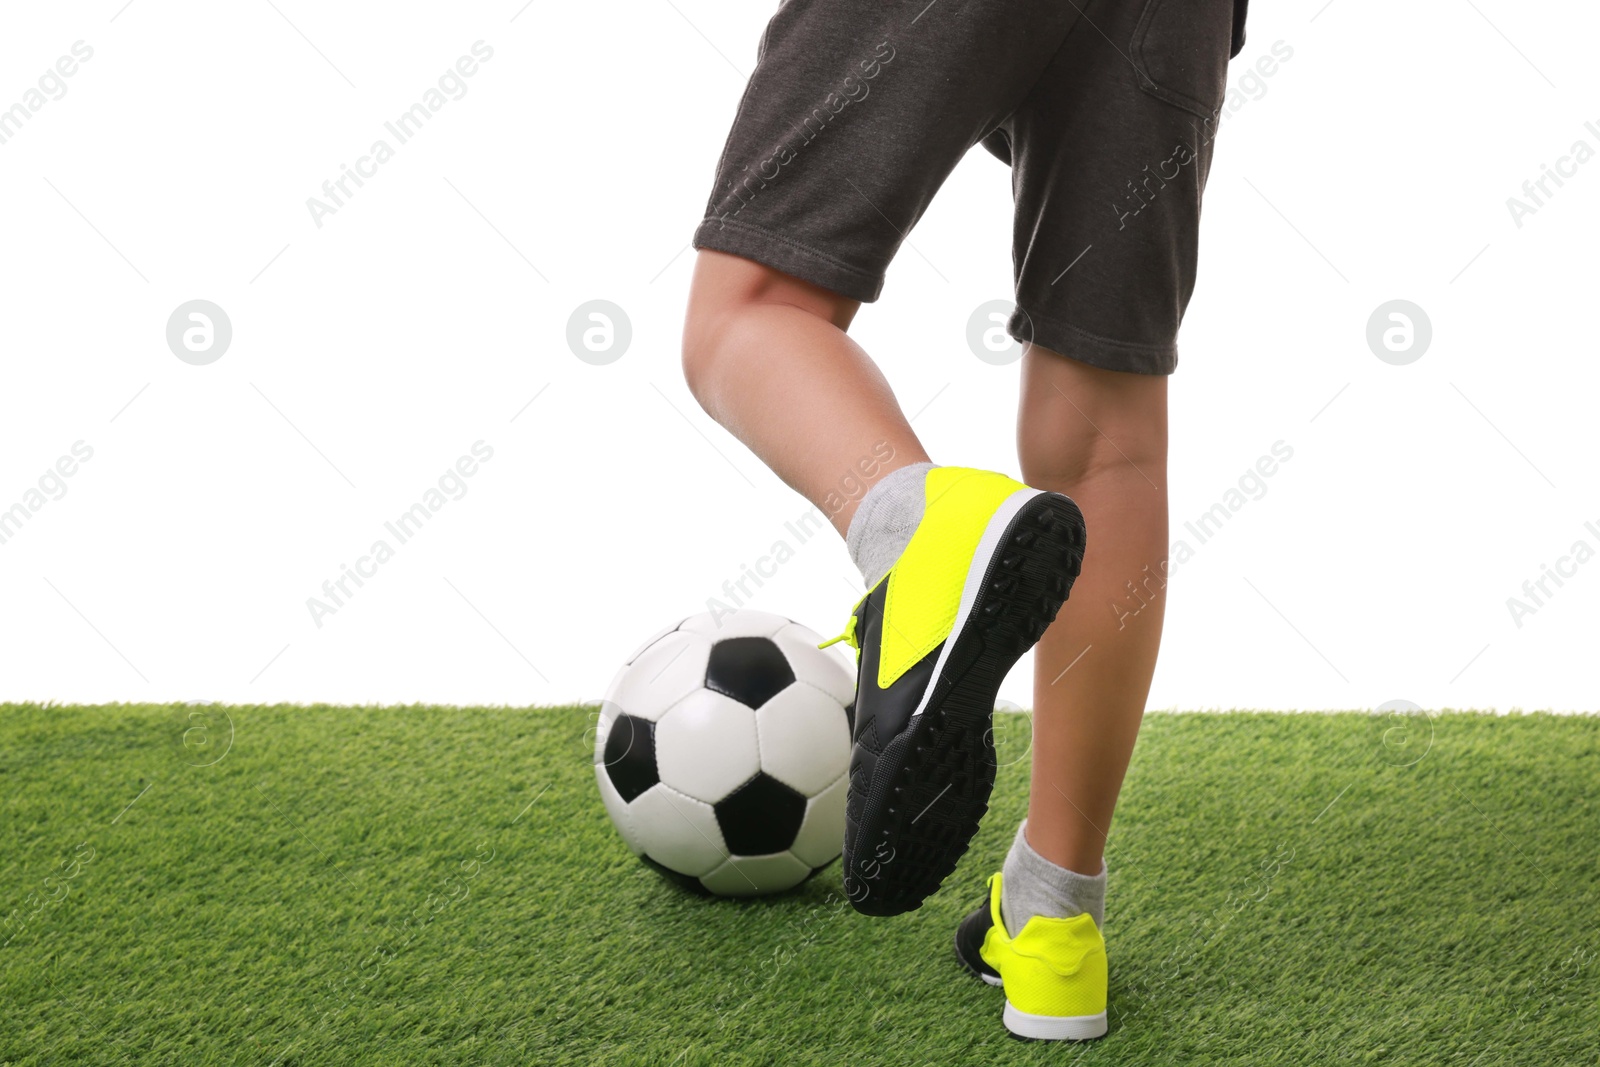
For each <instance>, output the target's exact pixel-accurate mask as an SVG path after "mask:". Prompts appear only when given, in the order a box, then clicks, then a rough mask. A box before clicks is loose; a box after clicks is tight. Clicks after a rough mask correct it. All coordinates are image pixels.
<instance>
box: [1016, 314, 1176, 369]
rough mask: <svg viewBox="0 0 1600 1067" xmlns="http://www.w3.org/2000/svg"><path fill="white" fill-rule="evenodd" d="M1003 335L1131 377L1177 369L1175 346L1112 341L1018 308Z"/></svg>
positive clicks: (1058, 320) (1057, 320)
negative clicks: (1121, 372)
mask: <svg viewBox="0 0 1600 1067" xmlns="http://www.w3.org/2000/svg"><path fill="white" fill-rule="evenodd" d="M1006 332H1007V333H1009V334H1010V335H1011V336H1012V337H1013V338H1015V339H1016V340H1018V341H1020V342H1022V343H1024V344H1034V345H1037V346H1039V347H1040V348H1048V349H1049V350H1050V351H1052V352H1059V353H1060V354H1061V355H1063V356H1066V357H1067V358H1068V359H1075V360H1077V361H1078V362H1080V363H1087V364H1089V366H1091V367H1099V368H1100V369H1102V370H1115V371H1125V372H1127V373H1130V374H1160V375H1166V374H1171V373H1172V372H1173V371H1174V370H1176V369H1177V366H1178V346H1177V344H1175V343H1173V344H1164V345H1141V344H1131V343H1129V342H1127V341H1115V340H1112V339H1111V338H1109V337H1100V336H1098V335H1097V334H1092V333H1090V332H1089V331H1087V330H1082V329H1079V328H1078V327H1076V326H1073V325H1071V324H1070V323H1066V322H1062V321H1061V320H1060V319H1052V318H1047V317H1045V316H1042V315H1036V314H1034V313H1033V312H1031V311H1027V310H1024V309H1023V307H1022V306H1021V305H1020V304H1019V305H1018V306H1017V309H1016V310H1015V311H1014V312H1012V313H1011V319H1010V321H1009V322H1007V323H1006Z"/></svg>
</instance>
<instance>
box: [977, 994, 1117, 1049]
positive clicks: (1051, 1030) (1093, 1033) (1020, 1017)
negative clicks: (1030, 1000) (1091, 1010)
mask: <svg viewBox="0 0 1600 1067" xmlns="http://www.w3.org/2000/svg"><path fill="white" fill-rule="evenodd" d="M1002 1019H1004V1021H1005V1024H1006V1029H1007V1030H1010V1031H1011V1032H1012V1033H1013V1034H1016V1035H1017V1036H1018V1037H1031V1038H1034V1039H1035V1040H1038V1041H1087V1040H1089V1039H1090V1038H1094V1037H1100V1036H1102V1035H1104V1034H1105V1032H1106V1013H1105V1012H1101V1013H1100V1014H1098V1015H1032V1014H1030V1013H1028V1012H1025V1011H1023V1010H1021V1009H1020V1008H1014V1007H1012V1006H1011V1001H1009V1000H1008V1001H1006V1010H1005V1014H1004V1015H1003V1016H1002Z"/></svg>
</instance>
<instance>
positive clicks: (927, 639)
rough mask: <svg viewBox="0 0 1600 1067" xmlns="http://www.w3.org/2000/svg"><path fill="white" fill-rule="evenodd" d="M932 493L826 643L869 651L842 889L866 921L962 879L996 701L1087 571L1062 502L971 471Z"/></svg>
mask: <svg viewBox="0 0 1600 1067" xmlns="http://www.w3.org/2000/svg"><path fill="white" fill-rule="evenodd" d="M925 492H926V494H927V503H926V505H925V507H924V510H923V516H922V522H921V523H920V524H919V525H918V526H917V529H916V532H915V533H914V534H913V535H912V537H911V541H910V543H909V544H907V545H906V548H905V551H904V552H903V553H901V555H900V558H899V559H898V560H897V561H896V562H895V565H894V566H893V567H892V568H891V569H890V570H889V573H888V574H886V575H885V576H884V577H883V579H882V580H881V581H879V582H878V584H877V585H876V586H874V587H873V588H872V590H871V591H869V592H868V593H867V595H866V596H864V597H862V598H861V600H860V601H858V602H857V603H856V606H855V608H854V609H853V610H852V612H851V614H850V621H849V624H848V625H847V626H846V627H845V632H844V633H842V634H840V635H839V636H838V637H836V638H834V639H833V641H828V642H825V643H824V646H823V647H826V646H827V645H830V644H832V643H833V642H834V641H848V642H849V643H850V645H851V646H852V647H854V648H855V649H856V651H857V656H856V700H855V735H854V751H853V752H852V753H851V757H850V785H849V799H848V802H847V804H846V811H845V832H844V888H845V895H846V896H848V897H849V898H850V900H851V902H852V903H853V904H854V906H855V908H856V910H857V911H859V912H862V913H864V914H867V915H898V914H900V913H901V912H906V911H911V910H912V909H914V908H917V907H919V906H920V905H921V904H922V901H923V900H924V899H925V898H926V897H928V896H929V895H930V894H931V893H933V891H934V890H936V889H938V888H939V884H940V883H941V882H943V881H944V879H945V878H946V877H947V876H948V875H949V874H950V872H951V871H953V870H955V866H956V861H957V860H959V859H960V858H961V854H962V853H963V852H965V851H966V848H967V843H968V842H969V841H971V840H972V835H973V834H974V833H976V832H977V829H978V820H979V819H981V818H982V817H983V813H984V812H985V811H986V810H987V809H988V806H989V792H990V790H991V789H992V788H993V787H994V774H995V756H994V736H993V731H992V729H991V719H992V717H993V714H994V704H995V695H996V694H997V693H998V691H999V688H1000V683H1001V682H1002V681H1004V679H1005V676H1006V673H1007V672H1008V671H1010V670H1011V667H1012V665H1013V664H1014V663H1016V661H1017V659H1018V658H1019V657H1020V656H1021V655H1022V654H1023V653H1024V652H1026V651H1027V650H1028V649H1030V648H1032V647H1033V645H1034V643H1035V642H1036V641H1038V640H1039V637H1040V635H1041V634H1043V633H1044V631H1045V627H1047V626H1049V625H1050V623H1051V622H1052V621H1053V620H1054V619H1055V617H1056V612H1057V611H1059V610H1060V608H1061V603H1062V601H1064V600H1066V598H1067V594H1068V592H1069V591H1070V590H1071V588H1072V583H1073V580H1074V579H1076V578H1077V576H1078V570H1079V568H1080V566H1081V565H1082V562H1083V546H1084V529H1083V516H1082V515H1081V514H1080V513H1079V511H1078V505H1076V504H1074V503H1073V502H1072V500H1071V499H1070V498H1068V497H1065V496H1062V495H1061V494H1060V493H1047V492H1043V491H1041V490H1038V489H1030V488H1029V487H1027V486H1025V485H1023V484H1022V483H1021V482H1018V481H1014V480H1013V479H1011V478H1007V477H1006V476H1005V475H1003V474H994V473H991V472H989V471H979V470H972V469H969V468H965V467H934V468H933V469H932V470H930V471H928V474H927V481H926V487H925Z"/></svg>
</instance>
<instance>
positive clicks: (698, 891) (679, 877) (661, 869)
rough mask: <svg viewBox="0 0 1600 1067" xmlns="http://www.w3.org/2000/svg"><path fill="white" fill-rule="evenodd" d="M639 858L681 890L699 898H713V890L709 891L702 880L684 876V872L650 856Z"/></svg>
mask: <svg viewBox="0 0 1600 1067" xmlns="http://www.w3.org/2000/svg"><path fill="white" fill-rule="evenodd" d="M639 858H640V859H641V860H643V861H644V865H645V866H646V867H650V868H653V869H654V870H655V872H656V873H657V874H659V875H660V876H661V877H663V878H665V879H666V880H667V881H669V882H671V883H672V884H673V885H675V886H677V887H678V888H679V889H682V890H685V891H686V892H689V893H693V894H694V895H695V896H697V897H709V896H711V890H709V889H707V888H706V887H705V883H704V882H702V881H700V879H698V878H692V877H690V876H689V875H687V874H684V873H683V872H682V871H675V870H673V869H672V868H671V867H668V866H667V865H666V864H665V863H661V862H659V861H657V860H653V859H651V858H650V857H649V856H648V855H644V856H640V857H639Z"/></svg>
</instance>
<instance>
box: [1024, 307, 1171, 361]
mask: <svg viewBox="0 0 1600 1067" xmlns="http://www.w3.org/2000/svg"><path fill="white" fill-rule="evenodd" d="M1017 307H1019V308H1021V309H1022V312H1023V314H1025V315H1027V316H1028V318H1029V319H1030V320H1031V321H1034V322H1043V323H1046V324H1048V325H1050V326H1053V327H1055V328H1056V329H1058V330H1061V331H1062V332H1064V333H1067V334H1070V335H1072V336H1073V337H1076V338H1078V339H1079V340H1081V341H1089V342H1092V343H1094V344H1097V345H1101V346H1104V347H1106V348H1115V349H1118V350H1120V351H1124V352H1134V353H1138V354H1140V355H1146V356H1160V357H1162V358H1166V357H1168V356H1171V355H1172V354H1173V352H1174V351H1176V350H1177V347H1178V346H1177V345H1176V344H1175V343H1168V344H1157V345H1147V344H1139V343H1137V342H1134V341H1118V340H1116V339H1115V338H1111V337H1102V336H1100V335H1099V334H1097V333H1090V332H1089V331H1088V330H1085V329H1083V328H1082V327H1081V326H1074V325H1072V323H1070V322H1067V321H1065V320H1064V319H1058V318H1054V317H1052V316H1050V315H1035V314H1034V313H1033V312H1031V311H1029V310H1028V309H1027V308H1025V307H1022V305H1021V304H1018V305H1017Z"/></svg>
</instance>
